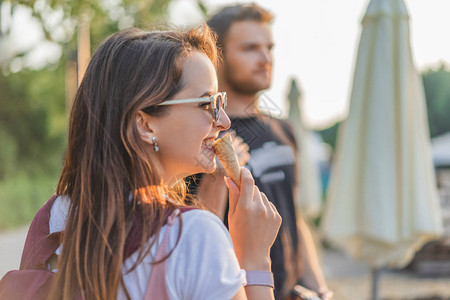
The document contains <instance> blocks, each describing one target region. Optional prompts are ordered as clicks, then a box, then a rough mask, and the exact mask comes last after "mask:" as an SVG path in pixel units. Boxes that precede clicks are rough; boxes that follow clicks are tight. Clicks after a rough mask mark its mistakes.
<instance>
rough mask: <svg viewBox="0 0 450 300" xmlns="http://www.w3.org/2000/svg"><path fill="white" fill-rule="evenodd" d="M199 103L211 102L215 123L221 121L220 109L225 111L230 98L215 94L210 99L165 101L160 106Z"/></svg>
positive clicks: (222, 93)
mask: <svg viewBox="0 0 450 300" xmlns="http://www.w3.org/2000/svg"><path fill="white" fill-rule="evenodd" d="M197 102H199V103H200V102H206V103H207V102H209V105H210V109H209V111H210V112H211V115H212V117H213V120H214V122H216V123H217V122H218V121H219V117H220V109H221V108H222V109H225V107H226V106H227V102H228V98H227V93H226V92H219V93H215V94H213V95H211V96H209V97H208V98H190V99H176V100H169V101H165V102H163V103H161V104H159V105H172V104H182V103H197Z"/></svg>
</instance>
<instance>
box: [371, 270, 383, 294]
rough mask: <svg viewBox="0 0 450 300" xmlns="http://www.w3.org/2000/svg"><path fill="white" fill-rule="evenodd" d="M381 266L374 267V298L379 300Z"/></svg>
mask: <svg viewBox="0 0 450 300" xmlns="http://www.w3.org/2000/svg"><path fill="white" fill-rule="evenodd" d="M380 274H381V269H380V268H372V298H371V299H372V300H378V283H379V281H380Z"/></svg>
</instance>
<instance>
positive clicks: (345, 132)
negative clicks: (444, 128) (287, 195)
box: [322, 0, 442, 268]
mask: <svg viewBox="0 0 450 300" xmlns="http://www.w3.org/2000/svg"><path fill="white" fill-rule="evenodd" d="M408 22H409V17H408V13H407V10H406V7H405V4H404V3H403V1H402V0H372V1H370V3H369V5H368V7H367V11H366V14H365V16H364V18H363V21H362V26H363V29H362V35H361V40H360V45H359V49H358V57H357V61H356V67H355V74H354V79H353V89H352V94H351V99H350V111H349V115H348V118H347V120H346V121H345V122H344V124H343V125H342V126H341V128H340V129H339V133H338V140H337V141H338V144H337V152H336V156H335V160H334V165H333V169H332V174H331V178H330V188H329V191H328V195H327V204H326V208H325V213H324V217H323V223H322V229H323V231H324V234H325V236H326V237H327V238H328V240H330V241H331V242H332V243H333V244H335V245H337V246H338V247H340V248H342V249H344V250H346V251H347V252H348V253H349V254H350V255H351V256H352V257H354V258H356V259H359V260H363V261H366V262H367V263H369V264H370V265H371V266H372V267H373V268H380V267H386V266H387V267H393V268H399V267H403V266H405V265H406V264H407V263H408V262H409V261H410V260H411V258H412V257H413V255H414V253H415V251H417V250H418V249H420V247H421V246H422V245H423V244H424V243H426V242H428V241H430V240H433V239H437V238H439V236H440V235H441V234H442V218H441V212H440V207H439V201H438V193H437V187H436V182H435V174H434V170H433V164H432V158H431V152H430V141H429V133H428V132H429V131H428V123H427V116H426V107H425V97H424V92H423V85H422V81H421V79H420V77H419V75H418V73H417V72H416V70H415V68H414V64H413V59H412V54H411V47H410V41H409V28H408Z"/></svg>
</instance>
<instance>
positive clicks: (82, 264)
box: [50, 25, 217, 300]
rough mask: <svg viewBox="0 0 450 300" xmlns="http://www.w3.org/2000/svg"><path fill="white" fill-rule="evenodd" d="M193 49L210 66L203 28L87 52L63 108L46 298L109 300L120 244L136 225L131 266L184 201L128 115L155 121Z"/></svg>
mask: <svg viewBox="0 0 450 300" xmlns="http://www.w3.org/2000/svg"><path fill="white" fill-rule="evenodd" d="M192 51H201V52H203V53H205V54H206V55H208V57H209V58H210V59H211V61H212V62H213V63H214V64H215V63H216V60H217V56H216V55H217V52H216V48H215V37H214V35H213V34H212V33H211V31H210V30H209V29H208V27H207V26H206V25H203V26H200V27H198V28H195V29H192V30H189V31H181V30H173V31H155V32H147V31H143V30H140V29H136V28H133V29H127V30H124V31H121V32H118V33H116V34H114V35H112V36H110V37H109V38H107V39H106V40H105V41H104V42H103V43H102V44H101V45H100V47H99V48H98V50H97V51H96V53H95V54H94V55H93V57H92V60H91V62H90V63H89V66H88V68H87V71H86V74H85V77H84V79H83V81H82V83H81V85H80V87H79V89H78V91H77V94H76V96H75V99H74V103H73V106H72V111H71V115H70V120H69V133H68V147H67V153H66V156H65V161H64V167H63V170H62V174H61V177H60V180H59V183H58V187H57V193H58V194H60V195H67V196H68V197H69V198H70V208H69V212H68V216H67V219H66V225H65V231H64V234H63V240H62V243H63V249H62V253H61V256H60V257H59V261H58V272H57V274H56V278H55V280H54V284H53V286H52V290H51V293H50V297H51V298H52V299H73V298H74V297H76V296H81V297H82V298H83V299H108V300H110V299H116V297H117V290H118V287H119V284H122V285H123V280H122V265H123V261H124V248H125V241H126V238H127V235H128V234H136V233H134V232H132V233H130V232H129V231H130V228H131V225H132V223H133V222H135V220H138V221H139V223H140V224H139V225H140V227H141V228H142V232H141V236H140V237H139V238H140V248H139V249H140V250H139V259H138V262H137V263H139V262H140V261H141V259H142V258H143V256H145V255H146V254H148V252H149V250H150V248H151V246H152V244H153V243H150V246H147V247H146V246H145V245H146V244H147V242H148V241H149V238H150V237H151V236H152V235H153V236H156V237H157V236H158V234H159V231H160V229H161V227H162V226H163V223H164V211H165V210H166V209H167V208H168V207H173V206H174V205H183V203H184V197H185V195H184V194H183V193H181V194H180V193H179V192H178V193H177V191H174V189H173V188H172V189H171V188H169V187H167V186H166V185H164V183H163V182H162V179H161V177H160V175H159V172H158V170H157V169H156V168H155V167H154V164H152V162H151V160H150V158H149V157H148V154H146V153H147V152H148V147H149V146H148V145H147V144H145V143H144V142H142V141H141V139H140V137H139V134H138V131H137V128H136V113H137V112H138V111H139V110H141V109H143V108H147V109H146V112H147V113H150V114H153V115H156V116H160V117H164V114H165V112H166V111H165V110H167V109H170V108H169V107H163V109H160V108H159V107H155V106H156V105H157V104H159V103H161V102H163V101H164V100H167V99H170V97H172V96H173V95H175V94H176V93H177V92H178V91H180V90H181V89H182V87H183V82H181V80H180V79H181V74H182V66H183V63H184V61H185V59H186V58H187V57H188V56H189V54H190V53H191V52H192ZM149 106H150V110H149V109H148V107H149ZM152 107H154V109H153V110H152V109H151V108H152ZM162 151H163V150H162ZM180 190H182V189H180ZM164 194H166V195H170V196H171V198H172V199H173V200H175V204H174V203H169V202H167V201H166V200H165V198H164ZM177 195H178V197H177ZM137 215H138V216H139V217H138V218H136V216H137ZM151 240H152V241H153V242H154V241H155V238H152V239H151ZM137 263H136V264H135V266H134V267H136V265H137ZM123 288H124V290H125V293H126V295H127V297H128V298H129V295H128V292H127V291H126V288H125V286H123Z"/></svg>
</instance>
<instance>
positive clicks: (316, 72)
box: [171, 0, 450, 128]
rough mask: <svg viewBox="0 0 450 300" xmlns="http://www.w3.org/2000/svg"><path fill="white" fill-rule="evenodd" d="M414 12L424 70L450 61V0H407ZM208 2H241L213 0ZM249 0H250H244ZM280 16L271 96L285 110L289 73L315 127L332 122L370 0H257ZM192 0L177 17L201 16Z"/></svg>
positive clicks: (341, 105)
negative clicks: (293, 78) (299, 89)
mask: <svg viewBox="0 0 450 300" xmlns="http://www.w3.org/2000/svg"><path fill="white" fill-rule="evenodd" d="M404 1H405V4H406V6H407V8H408V10H409V13H410V17H411V19H410V25H411V27H410V31H411V45H412V51H413V57H414V61H415V62H416V68H417V69H418V71H423V70H425V69H428V68H430V67H433V68H435V67H436V66H437V65H438V64H439V62H445V63H446V64H447V65H449V66H450V39H449V38H448V37H449V36H450V34H449V32H450V17H449V14H450V1H449V0H426V1H425V0H404ZM205 2H206V3H207V5H208V7H212V8H215V7H220V6H222V5H225V4H228V3H236V1H228V0H214V1H213V0H208V1H205ZM238 2H245V1H238ZM255 2H256V3H258V4H260V5H261V6H263V7H265V8H267V9H269V10H270V11H271V12H272V13H273V14H274V15H275V20H274V23H273V33H274V40H275V44H276V47H275V49H274V57H275V66H274V74H273V75H274V77H273V84H272V88H271V89H270V90H269V91H267V94H268V96H269V97H270V98H271V99H272V100H274V101H276V103H278V104H279V105H280V106H281V108H282V109H283V110H284V111H285V110H286V107H285V103H284V99H285V98H286V94H287V89H288V82H289V81H288V78H290V77H292V76H294V77H295V78H296V79H297V81H298V83H299V84H300V87H301V89H302V91H303V106H302V109H303V118H304V120H305V122H306V125H308V126H309V127H313V128H323V127H328V126H330V125H332V124H333V122H335V121H337V120H340V119H342V118H344V117H345V116H346V114H347V111H348V101H349V95H350V91H351V80H352V77H353V69H354V64H355V59H356V53H357V47H358V43H359V38H360V34H361V23H360V22H361V19H362V17H363V15H364V13H365V9H366V7H367V4H368V3H369V1H368V0H345V1H335V0H314V1H311V0H297V1H287V0H278V1H273V0H272V1H270V0H257V1H255ZM193 3H194V1H192V0H174V1H173V3H172V4H171V16H172V17H171V21H172V22H173V23H175V24H180V25H181V24H184V25H186V24H197V23H198V22H199V21H200V20H201V15H200V13H199V12H198V9H197V8H196V6H195V5H194V4H193Z"/></svg>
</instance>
